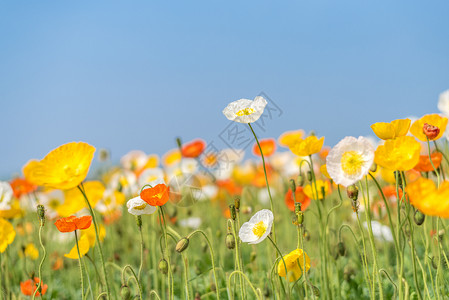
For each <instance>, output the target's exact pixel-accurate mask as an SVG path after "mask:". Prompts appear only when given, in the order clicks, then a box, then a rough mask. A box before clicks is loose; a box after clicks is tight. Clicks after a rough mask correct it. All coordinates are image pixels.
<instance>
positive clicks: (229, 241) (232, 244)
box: [225, 233, 235, 249]
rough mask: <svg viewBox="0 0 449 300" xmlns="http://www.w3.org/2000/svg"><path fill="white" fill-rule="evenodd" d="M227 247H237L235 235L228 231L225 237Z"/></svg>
mask: <svg viewBox="0 0 449 300" xmlns="http://www.w3.org/2000/svg"><path fill="white" fill-rule="evenodd" d="M225 243H226V247H227V248H228V249H234V248H235V237H234V235H233V234H232V233H228V234H227V235H226V239H225Z"/></svg>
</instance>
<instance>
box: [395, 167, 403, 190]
mask: <svg viewBox="0 0 449 300" xmlns="http://www.w3.org/2000/svg"><path fill="white" fill-rule="evenodd" d="M394 178H396V181H397V182H398V186H399V187H400V188H401V189H402V176H401V173H400V172H399V171H394Z"/></svg>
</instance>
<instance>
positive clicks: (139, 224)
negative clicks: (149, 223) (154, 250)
mask: <svg viewBox="0 0 449 300" xmlns="http://www.w3.org/2000/svg"><path fill="white" fill-rule="evenodd" d="M136 224H137V228H139V230H142V216H136Z"/></svg>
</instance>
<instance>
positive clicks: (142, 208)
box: [134, 203, 147, 210]
mask: <svg viewBox="0 0 449 300" xmlns="http://www.w3.org/2000/svg"><path fill="white" fill-rule="evenodd" d="M145 207H147V204H146V203H143V204H142V205H138V206H134V209H137V210H144V209H145Z"/></svg>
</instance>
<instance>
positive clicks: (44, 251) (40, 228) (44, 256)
mask: <svg viewBox="0 0 449 300" xmlns="http://www.w3.org/2000/svg"><path fill="white" fill-rule="evenodd" d="M43 227H44V221H43V220H41V221H40V226H39V243H40V244H41V248H42V251H43V256H42V260H41V262H40V264H39V283H38V285H37V287H36V289H35V290H34V293H33V300H34V299H35V297H36V294H37V292H38V291H39V290H40V289H41V286H42V265H43V264H44V261H45V258H46V257H47V250H45V247H44V244H43V243H42V228H43ZM33 285H34V279H33ZM41 295H42V293H41Z"/></svg>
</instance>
